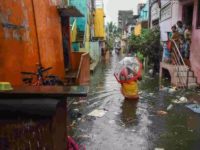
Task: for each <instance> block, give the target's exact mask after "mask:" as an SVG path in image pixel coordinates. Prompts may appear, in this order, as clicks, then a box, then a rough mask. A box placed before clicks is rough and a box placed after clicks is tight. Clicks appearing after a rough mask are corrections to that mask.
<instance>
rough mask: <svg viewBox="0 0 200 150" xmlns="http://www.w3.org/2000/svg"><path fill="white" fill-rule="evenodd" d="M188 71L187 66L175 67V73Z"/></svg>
mask: <svg viewBox="0 0 200 150" xmlns="http://www.w3.org/2000/svg"><path fill="white" fill-rule="evenodd" d="M188 69H189V67H187V66H177V67H176V71H177V72H181V71H184V72H186V71H187V70H188Z"/></svg>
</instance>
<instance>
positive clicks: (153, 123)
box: [70, 55, 200, 150]
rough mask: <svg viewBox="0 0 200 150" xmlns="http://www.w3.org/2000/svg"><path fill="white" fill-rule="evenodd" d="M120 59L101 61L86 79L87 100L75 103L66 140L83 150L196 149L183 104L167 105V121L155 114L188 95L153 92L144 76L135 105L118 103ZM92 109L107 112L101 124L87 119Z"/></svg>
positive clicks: (199, 130) (193, 126) (192, 116)
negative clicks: (117, 72) (115, 72)
mask: <svg viewBox="0 0 200 150" xmlns="http://www.w3.org/2000/svg"><path fill="white" fill-rule="evenodd" d="M121 58H122V57H120V56H117V55H113V57H111V60H110V61H109V62H104V61H102V63H100V64H99V66H98V67H97V69H96V71H95V72H94V74H93V75H92V76H91V83H90V92H89V95H88V97H87V98H86V99H81V98H80V99H79V100H78V103H74V105H73V107H72V109H71V112H72V113H71V117H72V119H71V121H72V122H74V123H73V124H72V125H71V128H70V131H71V135H72V136H73V137H74V138H75V139H76V140H77V141H78V142H79V143H80V144H82V145H85V147H86V149H87V150H153V149H155V148H158V147H159V148H164V149H165V150H197V149H200V142H199V141H200V115H199V114H196V113H194V112H192V111H191V110H189V109H188V108H186V107H185V106H184V104H176V105H173V107H172V109H171V110H170V111H168V114H167V115H157V113H156V112H157V111H158V110H164V111H166V109H167V106H168V105H169V104H170V103H171V100H172V99H174V98H175V97H176V96H177V95H178V96H182V95H185V94H190V95H191V94H192V93H193V92H194V91H183V90H182V91H178V92H176V93H174V94H169V93H167V92H159V90H158V79H157V78H150V77H149V76H145V75H144V77H143V80H142V81H141V82H140V83H139V85H140V91H142V94H141V95H140V99H139V100H138V101H127V100H124V97H123V96H122V95H121V93H120V85H119V84H118V83H117V81H116V80H115V78H114V76H113V72H114V68H115V65H116V63H117V62H118V61H119V60H120V59H121ZM77 108H78V109H77ZM94 109H102V110H106V111H107V112H106V114H105V115H104V116H103V117H101V118H95V117H89V116H88V115H87V114H88V113H90V112H91V111H92V110H94ZM74 112H75V113H74ZM74 114H75V115H74Z"/></svg>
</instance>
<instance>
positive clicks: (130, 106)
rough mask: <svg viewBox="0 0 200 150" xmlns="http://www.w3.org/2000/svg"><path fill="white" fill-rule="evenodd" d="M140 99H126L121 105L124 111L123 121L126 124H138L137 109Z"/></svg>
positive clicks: (122, 114)
mask: <svg viewBox="0 0 200 150" xmlns="http://www.w3.org/2000/svg"><path fill="white" fill-rule="evenodd" d="M137 103H138V101H134V100H133V101H130V100H126V99H125V100H124V101H123V103H122V106H121V109H122V113H121V121H122V122H123V123H124V124H125V126H131V125H136V124H137V115H136V109H137Z"/></svg>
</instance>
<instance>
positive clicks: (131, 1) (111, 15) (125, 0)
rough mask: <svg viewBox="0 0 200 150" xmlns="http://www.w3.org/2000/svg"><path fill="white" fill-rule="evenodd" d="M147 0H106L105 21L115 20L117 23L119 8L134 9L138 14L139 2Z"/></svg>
mask: <svg viewBox="0 0 200 150" xmlns="http://www.w3.org/2000/svg"><path fill="white" fill-rule="evenodd" d="M139 2H146V0H104V10H105V14H106V18H105V21H106V23H107V22H110V21H113V22H115V23H116V25H117V18H118V10H133V12H134V14H137V4H138V3H139Z"/></svg>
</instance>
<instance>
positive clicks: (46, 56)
mask: <svg viewBox="0 0 200 150" xmlns="http://www.w3.org/2000/svg"><path fill="white" fill-rule="evenodd" d="M63 2H64V1H61V0H59V1H56V0H42V1H41V0H20V1H13V0H6V1H5V0H0V4H1V5H0V10H1V11H0V60H1V61H0V81H7V82H11V84H12V85H22V84H23V83H22V75H21V73H20V72H22V71H29V72H35V71H36V63H41V64H42V66H43V67H45V68H46V67H53V69H52V70H51V71H50V73H52V74H55V75H58V76H59V77H60V78H61V79H63V78H64V55H63V45H62V29H61V17H60V15H59V12H58V10H57V6H59V5H61V4H63ZM65 2H66V1H65ZM65 5H67V3H66V4H65ZM10 6H12V7H10Z"/></svg>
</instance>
